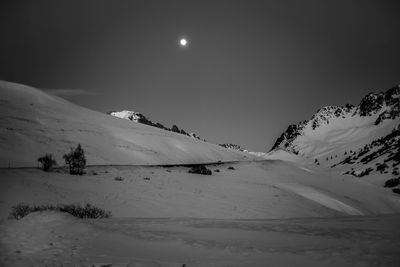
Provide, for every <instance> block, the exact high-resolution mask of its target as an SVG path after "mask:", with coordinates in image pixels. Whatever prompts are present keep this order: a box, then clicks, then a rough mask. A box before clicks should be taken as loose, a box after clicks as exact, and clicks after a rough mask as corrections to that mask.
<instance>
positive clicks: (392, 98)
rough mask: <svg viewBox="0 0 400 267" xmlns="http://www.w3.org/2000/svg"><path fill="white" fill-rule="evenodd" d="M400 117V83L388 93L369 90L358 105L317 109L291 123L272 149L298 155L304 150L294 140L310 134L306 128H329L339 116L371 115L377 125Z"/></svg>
mask: <svg viewBox="0 0 400 267" xmlns="http://www.w3.org/2000/svg"><path fill="white" fill-rule="evenodd" d="M398 117H400V85H397V86H395V87H393V88H391V89H389V90H387V91H386V92H381V93H369V94H368V95H366V96H365V97H364V98H363V99H362V100H361V102H360V104H359V105H358V106H353V105H349V104H347V105H346V106H344V107H341V106H326V107H323V108H321V109H319V110H318V111H317V113H316V114H314V115H313V116H312V117H311V119H310V120H305V121H302V122H299V123H298V124H293V125H290V126H289V127H288V128H287V130H286V131H285V132H283V133H282V135H281V136H280V137H279V138H278V139H277V140H276V142H275V144H274V145H273V147H272V148H271V150H275V149H278V148H280V149H284V150H287V151H289V152H293V153H295V154H299V153H301V151H299V149H298V146H297V145H296V144H295V141H296V140H297V139H298V137H299V136H302V135H306V134H309V132H307V133H306V132H305V131H316V130H318V129H320V128H321V127H327V125H329V124H330V122H331V121H332V120H335V122H336V123H337V124H339V123H338V119H343V120H347V121H349V120H351V119H352V118H354V120H355V121H356V120H358V119H361V120H363V119H364V120H365V119H368V118H370V119H371V120H373V124H374V125H376V126H377V125H379V124H381V123H382V122H383V121H386V120H395V119H397V118H398Z"/></svg>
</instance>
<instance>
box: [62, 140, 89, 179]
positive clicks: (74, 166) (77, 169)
mask: <svg viewBox="0 0 400 267" xmlns="http://www.w3.org/2000/svg"><path fill="white" fill-rule="evenodd" d="M64 160H65V163H66V164H67V165H68V166H69V173H70V174H79V175H82V174H83V171H84V170H85V166H86V157H85V152H84V151H83V149H82V147H81V145H80V144H78V146H77V147H76V148H75V150H74V149H72V148H71V151H70V152H69V153H68V154H65V155H64Z"/></svg>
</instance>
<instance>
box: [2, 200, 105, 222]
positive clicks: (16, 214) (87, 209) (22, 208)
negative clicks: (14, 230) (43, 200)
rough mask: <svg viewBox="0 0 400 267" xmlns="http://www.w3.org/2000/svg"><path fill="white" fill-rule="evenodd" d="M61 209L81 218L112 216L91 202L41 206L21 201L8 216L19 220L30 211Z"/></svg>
mask: <svg viewBox="0 0 400 267" xmlns="http://www.w3.org/2000/svg"><path fill="white" fill-rule="evenodd" d="M46 210H53V211H60V212H66V213H69V214H71V215H72V216H75V217H78V218H81V219H101V218H110V217H111V212H109V211H105V210H103V209H100V208H98V207H96V206H93V205H91V204H86V205H85V206H80V205H74V204H69V205H58V206H53V205H39V206H35V205H34V206H30V205H28V204H24V203H20V204H18V205H15V206H13V207H12V208H11V212H10V214H9V216H8V218H9V219H16V220H19V219H21V218H23V217H25V216H26V215H28V214H29V213H32V212H37V211H46Z"/></svg>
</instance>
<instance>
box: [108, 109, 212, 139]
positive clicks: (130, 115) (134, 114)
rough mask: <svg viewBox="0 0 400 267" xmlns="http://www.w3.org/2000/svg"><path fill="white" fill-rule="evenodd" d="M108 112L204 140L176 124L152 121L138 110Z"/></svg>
mask: <svg viewBox="0 0 400 267" xmlns="http://www.w3.org/2000/svg"><path fill="white" fill-rule="evenodd" d="M108 114H110V115H111V116H114V117H117V118H121V119H125V120H130V121H133V122H136V123H142V124H146V125H149V126H153V127H157V128H160V129H163V130H166V131H172V132H175V133H180V134H183V135H186V136H190V137H192V138H196V139H198V140H202V141H206V140H203V139H201V138H200V136H199V135H197V134H196V133H188V132H186V131H185V130H183V129H179V128H178V126H176V125H173V126H172V128H168V127H165V126H164V125H162V124H161V123H159V122H157V123H154V122H152V121H151V120H149V119H148V118H147V117H146V116H144V115H143V114H142V113H140V112H136V111H131V110H122V111H111V112H108Z"/></svg>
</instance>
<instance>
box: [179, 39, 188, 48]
mask: <svg viewBox="0 0 400 267" xmlns="http://www.w3.org/2000/svg"><path fill="white" fill-rule="evenodd" d="M179 43H180V44H181V46H186V45H187V40H186V39H185V38H182V39H181V40H180V41H179Z"/></svg>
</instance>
